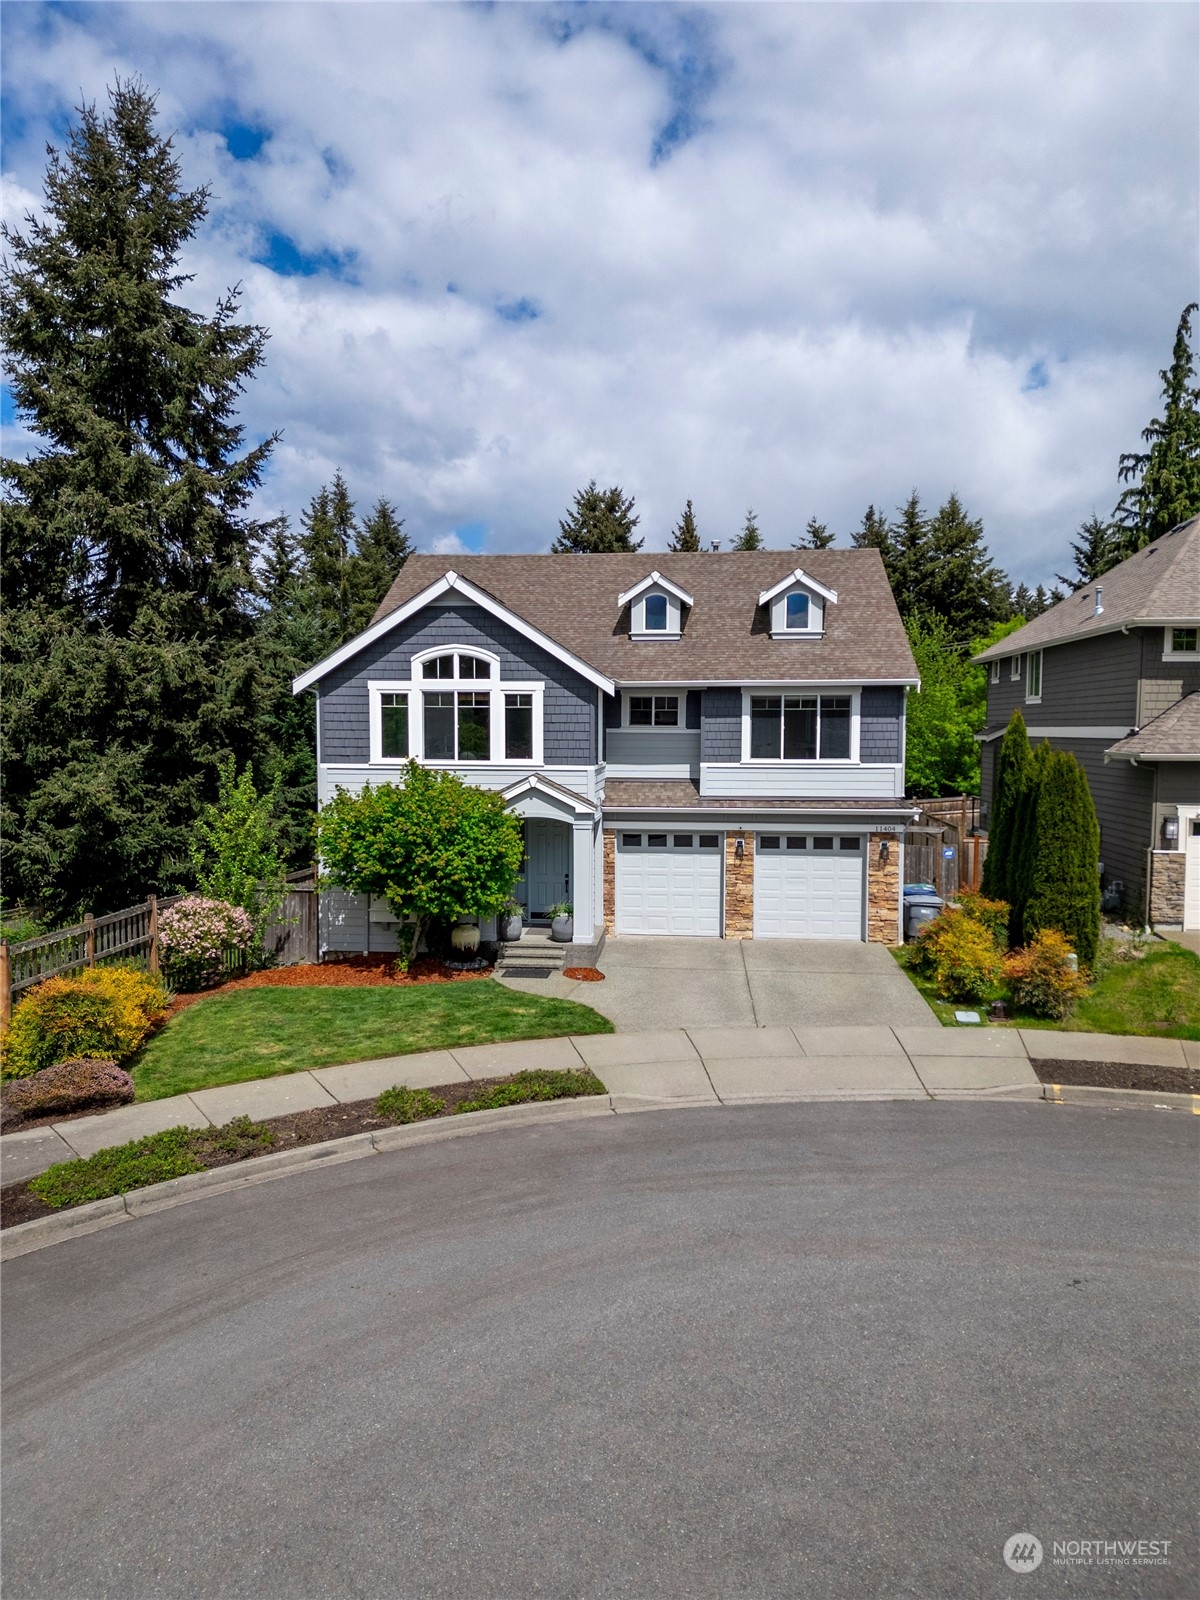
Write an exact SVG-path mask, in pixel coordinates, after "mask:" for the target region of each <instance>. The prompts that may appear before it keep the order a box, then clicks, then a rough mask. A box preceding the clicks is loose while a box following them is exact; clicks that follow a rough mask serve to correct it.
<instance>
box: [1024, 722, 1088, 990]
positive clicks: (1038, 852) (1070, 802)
mask: <svg viewBox="0 0 1200 1600" xmlns="http://www.w3.org/2000/svg"><path fill="white" fill-rule="evenodd" d="M1037 784H1038V792H1037V798H1036V804H1035V807H1034V813H1033V820H1034V826H1033V830H1032V836H1031V838H1030V840H1029V843H1028V848H1027V859H1028V867H1027V885H1026V893H1025V895H1024V898H1023V901H1022V907H1021V940H1022V942H1023V943H1028V942H1029V940H1030V939H1032V938H1033V936H1034V935H1035V934H1036V933H1040V932H1041V931H1042V929H1044V928H1057V929H1058V931H1059V932H1060V933H1062V934H1065V935H1066V937H1067V938H1068V939H1069V940H1070V942H1071V945H1072V948H1073V949H1074V951H1075V954H1076V955H1077V956H1078V957H1079V962H1080V965H1081V966H1084V967H1088V968H1091V967H1093V966H1094V965H1095V963H1096V951H1097V949H1098V947H1099V944H1100V868H1099V860H1100V824H1099V823H1098V822H1097V820H1096V808H1095V805H1094V804H1093V803H1092V795H1091V791H1090V789H1089V788H1088V781H1087V777H1086V775H1085V773H1084V770H1083V768H1082V767H1081V766H1080V765H1079V762H1078V761H1077V760H1076V759H1075V757H1074V756H1073V755H1072V754H1071V752H1070V751H1069V750H1051V751H1049V752H1048V754H1047V755H1046V757H1045V758H1044V759H1043V761H1042V762H1041V763H1040V765H1039V768H1038V771H1037Z"/></svg>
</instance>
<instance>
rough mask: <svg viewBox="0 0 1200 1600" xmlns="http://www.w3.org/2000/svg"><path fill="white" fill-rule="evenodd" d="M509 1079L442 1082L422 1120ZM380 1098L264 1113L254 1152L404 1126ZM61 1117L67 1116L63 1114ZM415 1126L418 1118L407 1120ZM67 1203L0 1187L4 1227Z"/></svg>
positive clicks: (228, 1158)
mask: <svg viewBox="0 0 1200 1600" xmlns="http://www.w3.org/2000/svg"><path fill="white" fill-rule="evenodd" d="M507 1082H508V1078H507V1077H502V1078H474V1079H472V1080H471V1081H470V1082H469V1083H463V1082H462V1081H459V1082H458V1083H443V1084H440V1085H439V1086H438V1087H437V1088H435V1089H431V1090H430V1091H429V1093H430V1094H433V1095H436V1096H437V1098H438V1099H439V1100H444V1101H445V1102H446V1106H445V1109H444V1110H443V1111H439V1112H437V1113H436V1115H435V1116H433V1117H422V1118H421V1121H422V1122H435V1121H437V1120H438V1119H439V1118H441V1117H451V1116H453V1115H454V1108H455V1106H457V1105H459V1104H460V1103H461V1102H462V1101H463V1100H478V1099H480V1098H481V1097H482V1096H484V1095H486V1094H487V1093H489V1091H491V1090H492V1089H495V1088H497V1087H498V1086H499V1085H500V1084H502V1083H507ZM375 1098H376V1097H374V1096H373V1097H372V1098H371V1099H369V1100H348V1101H347V1102H346V1103H345V1104H344V1105H333V1106H315V1107H314V1108H313V1109H312V1110H311V1111H291V1112H289V1113H288V1115H287V1116H285V1117H263V1118H261V1119H258V1120H257V1121H256V1126H257V1125H259V1123H260V1122H261V1123H262V1124H265V1125H266V1126H267V1127H268V1128H270V1129H271V1131H272V1133H273V1134H274V1135H275V1142H274V1143H273V1144H272V1145H271V1147H270V1149H269V1150H255V1151H254V1152H252V1154H253V1155H258V1156H263V1155H277V1154H278V1153H279V1151H281V1150H298V1149H300V1147H301V1146H302V1145H306V1144H322V1143H324V1141H325V1140H326V1139H345V1138H348V1137H349V1136H350V1135H351V1134H355V1133H374V1132H376V1130H378V1129H379V1128H391V1127H399V1126H402V1124H399V1123H393V1122H392V1120H391V1119H390V1118H389V1117H377V1116H376V1115H375ZM57 1120H58V1121H62V1120H64V1119H62V1118H58V1119H57ZM407 1126H410V1127H415V1126H416V1124H415V1123H410V1124H407ZM197 1159H198V1160H200V1161H202V1162H203V1163H204V1166H205V1167H206V1168H211V1167H227V1166H231V1165H234V1164H236V1163H237V1162H238V1161H245V1160H248V1159H250V1155H242V1156H235V1155H227V1154H225V1153H224V1152H223V1151H216V1150H214V1151H211V1152H204V1153H203V1154H202V1155H199V1156H198V1157H197ZM69 1209H70V1207H66V1206H48V1205H47V1204H46V1202H45V1201H44V1200H39V1199H38V1197H37V1195H36V1194H34V1193H32V1191H31V1190H30V1188H29V1185H28V1184H27V1183H10V1184H8V1185H7V1186H6V1187H5V1188H3V1189H0V1228H14V1227H16V1226H17V1224H18V1223H21V1222H32V1221H33V1219H34V1218H35V1217H50V1216H54V1215H55V1214H56V1213H57V1212H61V1211H66V1210H69Z"/></svg>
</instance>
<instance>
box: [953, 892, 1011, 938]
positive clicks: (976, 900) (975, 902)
mask: <svg viewBox="0 0 1200 1600" xmlns="http://www.w3.org/2000/svg"><path fill="white" fill-rule="evenodd" d="M956 901H957V904H958V908H959V910H960V911H962V912H963V913H964V914H965V915H966V916H968V917H971V918H973V919H974V920H975V921H976V922H982V923H983V925H984V927H985V928H986V929H987V930H988V932H989V933H990V934H991V936H992V938H993V939H995V941H996V943H997V944H998V945H999V946H1000V948H1001V950H1003V949H1005V948H1006V946H1007V945H1008V913H1009V904H1008V901H1007V900H989V899H988V897H987V896H986V895H983V894H980V893H979V891H978V890H977V889H964V890H963V891H962V893H961V894H959V895H957V896H956Z"/></svg>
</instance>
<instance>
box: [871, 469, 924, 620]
mask: <svg viewBox="0 0 1200 1600" xmlns="http://www.w3.org/2000/svg"><path fill="white" fill-rule="evenodd" d="M881 553H882V555H883V564H884V566H885V567H886V568H887V569H888V579H889V581H890V582H891V585H892V593H893V594H894V595H895V597H896V605H897V606H898V607H899V610H900V615H901V616H902V617H903V618H904V620H905V622H907V621H908V620H909V618H910V617H920V616H926V615H929V614H930V613H932V612H935V611H936V609H937V608H936V606H934V605H933V604H932V603H931V594H930V584H931V581H932V577H933V540H932V532H931V529H930V524H929V519H928V517H926V515H925V513H924V511H923V510H922V509H921V497H920V495H919V494H918V493H917V491H916V490H915V489H914V490H913V492H912V493H911V494H910V495H909V497H908V499H907V500H906V501H905V503H904V505H903V506H901V508H900V521H899V522H898V523H897V524H896V526H895V528H894V529H893V531H892V536H891V551H890V558H889V552H888V551H887V550H884V551H882V552H881Z"/></svg>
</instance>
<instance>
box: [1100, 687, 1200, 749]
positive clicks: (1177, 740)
mask: <svg viewBox="0 0 1200 1600" xmlns="http://www.w3.org/2000/svg"><path fill="white" fill-rule="evenodd" d="M1110 756H1111V757H1113V758H1115V759H1117V760H1125V761H1196V762H1200V690H1198V691H1197V692H1196V693H1194V694H1185V695H1184V697H1183V699H1182V700H1176V702H1175V704H1174V705H1173V706H1168V707H1167V709H1166V710H1165V711H1162V712H1160V713H1159V715H1158V716H1157V717H1155V718H1153V719H1152V721H1150V722H1147V723H1146V724H1145V726H1144V727H1141V728H1139V729H1138V730H1137V732H1136V733H1131V734H1129V735H1128V736H1127V737H1126V738H1124V739H1118V740H1117V742H1116V744H1110V745H1109V747H1108V749H1107V750H1106V751H1105V752H1104V759H1105V761H1107V760H1108V759H1109V757H1110Z"/></svg>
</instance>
